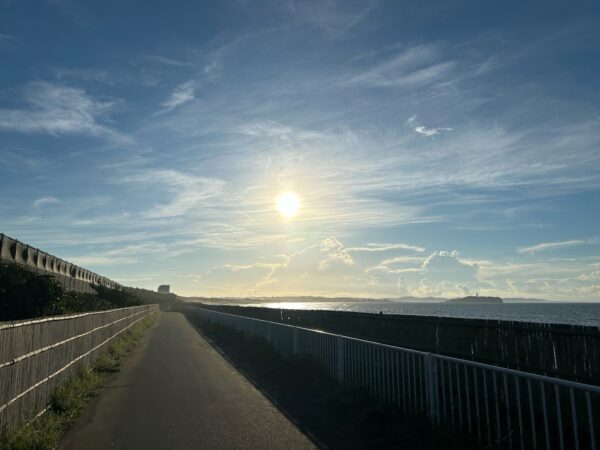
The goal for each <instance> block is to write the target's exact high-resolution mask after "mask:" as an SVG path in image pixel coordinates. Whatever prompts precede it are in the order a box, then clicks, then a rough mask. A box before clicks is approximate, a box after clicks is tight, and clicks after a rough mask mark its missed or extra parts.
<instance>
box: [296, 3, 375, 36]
mask: <svg viewBox="0 0 600 450" xmlns="http://www.w3.org/2000/svg"><path fill="white" fill-rule="evenodd" d="M378 3H379V2H378V1H377V0H369V1H363V2H359V4H358V5H356V4H351V2H346V1H339V0H301V1H298V0H288V2H287V6H288V10H289V11H290V12H291V13H292V14H293V15H294V16H295V17H296V18H298V19H299V20H302V21H306V22H308V23H311V24H313V25H315V26H316V27H319V28H321V29H323V30H324V31H325V32H327V33H328V34H329V35H330V36H334V37H337V36H340V35H343V34H344V33H346V32H348V31H349V30H350V29H352V28H353V27H355V26H356V25H357V24H358V23H360V22H361V21H362V20H364V19H365V18H366V17H367V16H368V14H369V13H370V12H371V11H372V10H373V9H374V8H375V7H376V6H377V4H378Z"/></svg>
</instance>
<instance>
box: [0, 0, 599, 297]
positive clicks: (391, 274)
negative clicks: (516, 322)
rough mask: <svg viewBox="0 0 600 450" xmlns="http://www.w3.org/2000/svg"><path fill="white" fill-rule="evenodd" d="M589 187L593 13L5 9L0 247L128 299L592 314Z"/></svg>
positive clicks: (60, 4)
mask: <svg viewBox="0 0 600 450" xmlns="http://www.w3.org/2000/svg"><path fill="white" fill-rule="evenodd" d="M285 192H292V193H294V194H295V195H296V196H297V198H298V200H299V202H300V208H299V210H298V212H297V214H295V215H294V216H292V217H285V216H283V215H282V214H281V213H280V212H279V211H278V209H277V207H276V202H277V199H278V198H279V196H280V195H281V194H283V193H285ZM599 194H600V4H599V3H598V2H592V1H590V2H582V3H578V2H566V1H565V2H560V3H555V2H539V1H534V2H506V1H503V2H499V1H496V2H492V1H487V0H479V1H460V0H457V1H453V2H447V1H439V2H435V1H433V2H417V1H392V0H389V1H383V0H381V1H377V0H362V1H356V2H353V1H349V0H348V1H342V0H315V1H313V0H304V1H300V0H288V1H284V0H272V1H268V0H264V1H254V2H250V1H246V0H237V1H203V2H195V1H177V0H173V1H169V2H156V1H125V0H119V1H114V0H102V1H100V0H78V1H75V0H47V1H43V0H32V1H25V0H21V1H19V0H0V232H3V233H5V234H7V235H9V236H11V237H14V238H17V239H19V240H21V241H23V242H26V243H29V244H30V245H32V246H36V247H38V248H41V249H43V250H44V251H47V252H50V253H53V254H55V255H57V256H60V257H62V258H64V259H67V260H69V261H71V262H74V263H76V264H79V265H81V266H83V267H86V268H88V269H90V270H93V271H95V272H97V273H99V274H102V275H105V276H108V277H109V278H111V279H113V280H115V281H118V282H120V283H122V284H124V285H128V286H138V287H144V288H149V289H156V287H157V286H158V285H159V284H171V286H172V290H173V291H175V292H176V293H178V294H181V295H188V296H192V295H198V296H220V297H223V296H279V295H325V296H355V297H402V296H419V297H423V296H440V297H457V296H463V295H470V294H475V293H479V294H480V295H500V296H503V297H535V298H547V299H554V300H569V301H590V300H600V228H599V227H598V225H599V224H600V207H599V206H600V205H599V203H600V202H599V200H598V199H599V198H600V195H599Z"/></svg>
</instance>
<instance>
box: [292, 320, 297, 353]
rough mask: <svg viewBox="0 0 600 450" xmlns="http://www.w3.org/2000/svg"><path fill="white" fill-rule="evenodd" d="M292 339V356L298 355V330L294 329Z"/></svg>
mask: <svg viewBox="0 0 600 450" xmlns="http://www.w3.org/2000/svg"><path fill="white" fill-rule="evenodd" d="M292 336H293V338H294V344H293V345H294V348H293V353H294V355H297V354H298V328H296V327H294V332H293V335H292Z"/></svg>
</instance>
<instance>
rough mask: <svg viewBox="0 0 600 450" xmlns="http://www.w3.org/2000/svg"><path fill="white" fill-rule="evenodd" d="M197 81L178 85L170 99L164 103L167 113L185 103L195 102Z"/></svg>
mask: <svg viewBox="0 0 600 450" xmlns="http://www.w3.org/2000/svg"><path fill="white" fill-rule="evenodd" d="M195 89H196V88H195V81H194V80H190V81H186V82H185V83H181V84H180V85H178V86H177V87H176V88H175V90H173V92H171V95H169V98H168V99H167V100H165V101H164V102H163V103H162V106H164V107H165V111H171V110H173V109H175V108H177V107H178V106H181V105H183V104H184V103H187V102H190V101H192V100H194V98H195V96H194V94H195Z"/></svg>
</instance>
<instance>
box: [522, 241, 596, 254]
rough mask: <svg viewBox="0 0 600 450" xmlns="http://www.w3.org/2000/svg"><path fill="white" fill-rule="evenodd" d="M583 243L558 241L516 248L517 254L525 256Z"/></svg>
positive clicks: (583, 242)
mask: <svg viewBox="0 0 600 450" xmlns="http://www.w3.org/2000/svg"><path fill="white" fill-rule="evenodd" d="M585 243H586V241H583V240H580V239H573V240H570V241H560V242H542V243H540V244H536V245H531V246H528V247H517V252H519V253H525V254H532V253H538V252H543V251H546V250H556V249H562V248H568V247H573V246H576V245H582V244H585Z"/></svg>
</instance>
